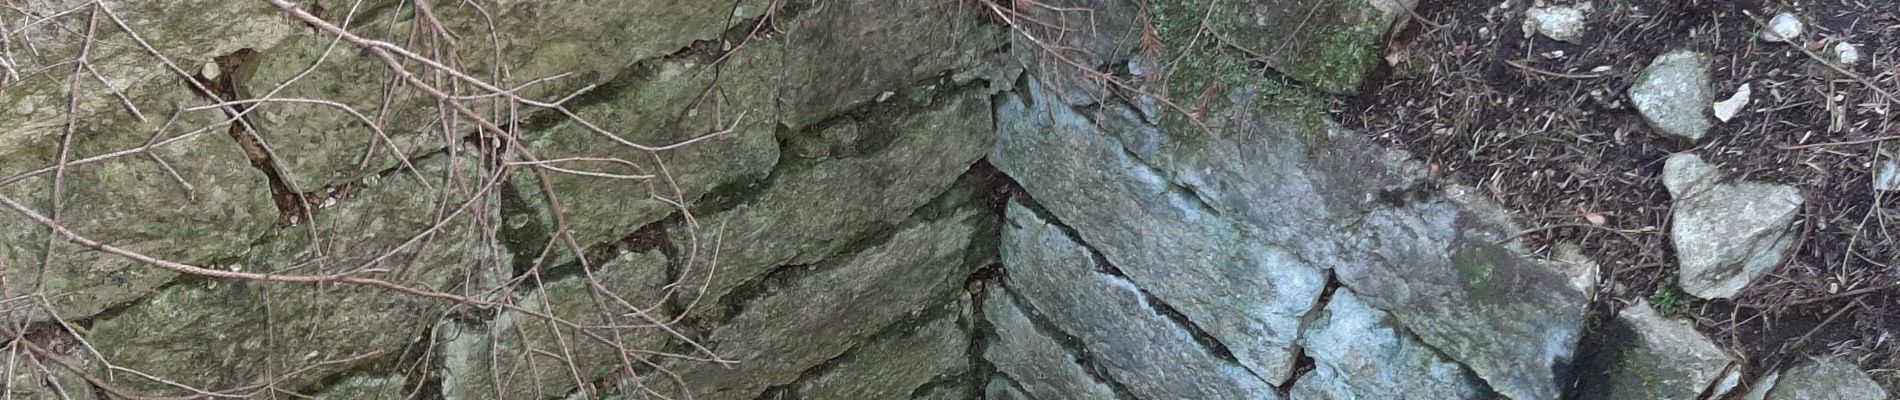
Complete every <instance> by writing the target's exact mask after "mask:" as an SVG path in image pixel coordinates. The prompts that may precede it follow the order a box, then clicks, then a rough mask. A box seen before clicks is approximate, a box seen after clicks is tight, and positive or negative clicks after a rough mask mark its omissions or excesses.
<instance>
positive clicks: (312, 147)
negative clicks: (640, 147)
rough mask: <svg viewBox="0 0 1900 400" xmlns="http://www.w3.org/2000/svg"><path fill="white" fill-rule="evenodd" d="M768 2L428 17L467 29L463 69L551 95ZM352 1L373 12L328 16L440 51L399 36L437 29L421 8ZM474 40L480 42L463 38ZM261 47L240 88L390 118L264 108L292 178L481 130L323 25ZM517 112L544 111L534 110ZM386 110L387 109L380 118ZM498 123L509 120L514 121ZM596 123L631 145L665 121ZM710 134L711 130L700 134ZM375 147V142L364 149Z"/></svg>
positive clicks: (343, 171)
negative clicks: (427, 23)
mask: <svg viewBox="0 0 1900 400" xmlns="http://www.w3.org/2000/svg"><path fill="white" fill-rule="evenodd" d="M768 3H769V2H768V1H764V0H740V1H737V2H730V1H729V2H719V3H710V2H692V1H679V0H641V1H628V2H598V1H579V2H560V3H545V2H534V1H518V0H510V1H500V2H496V3H491V4H485V5H484V6H483V7H482V8H481V9H480V10H479V11H478V10H476V9H475V8H472V7H465V6H454V7H451V6H447V5H441V4H438V5H436V7H435V8H434V9H433V11H432V15H434V17H435V21H438V22H440V23H441V24H442V28H443V29H445V30H447V31H448V32H454V33H456V34H458V35H463V36H462V38H463V39H465V40H462V41H460V42H459V43H458V46H456V47H455V48H454V49H452V50H450V51H449V52H452V53H454V54H455V55H456V56H457V57H455V59H456V61H457V62H456V63H455V65H456V67H457V68H460V70H459V72H460V73H463V74H465V75H468V76H470V77H473V78H476V79H482V80H483V81H484V82H485V83H486V84H490V85H493V86H495V87H499V88H507V89H511V90H512V89H517V88H519V89H520V90H519V91H517V92H516V94H518V95H521V96H522V97H525V98H528V99H534V100H538V101H553V100H556V99H560V98H565V97H568V96H569V95H571V94H575V93H576V92H577V90H579V89H582V88H583V87H585V86H588V85H594V84H607V85H608V86H611V85H613V84H615V83H612V82H611V81H615V80H620V79H623V78H626V79H634V80H637V77H622V76H621V75H623V74H637V73H639V72H642V71H640V70H639V68H640V65H639V64H636V62H638V61H641V60H648V59H653V58H657V57H659V56H662V55H666V54H670V53H674V52H676V51H680V50H681V49H684V48H687V47H689V46H691V45H692V44H693V43H694V42H695V41H700V40H716V39H718V37H719V36H720V34H722V33H724V32H725V31H726V30H728V29H731V28H738V27H736V26H727V24H728V23H738V24H744V23H748V22H749V21H750V19H751V18H753V17H755V16H758V15H759V14H761V13H763V12H765V7H766V6H767V5H768ZM357 9H359V10H374V11H372V12H367V13H364V14H359V15H346V14H347V13H346V12H345V11H346V10H343V9H338V10H331V13H333V14H334V15H330V16H329V19H330V22H331V23H335V24H342V23H344V22H345V21H344V19H345V18H349V19H350V21H349V24H350V27H351V30H352V31H353V32H355V33H357V34H358V35H362V36H367V37H369V38H371V39H379V40H385V41H389V42H392V43H398V44H401V45H404V46H405V47H406V48H408V49H410V50H412V51H415V52H417V53H420V54H434V53H431V46H430V45H429V44H427V43H418V41H415V40H406V39H404V38H407V37H409V36H410V35H411V33H412V32H413V30H418V29H430V28H427V27H422V26H417V25H418V23H417V22H418V21H421V20H423V18H422V17H420V16H416V15H414V14H415V11H413V10H412V9H410V8H409V7H396V4H395V2H387V1H385V2H379V4H368V5H363V6H362V7H359V8H357ZM652 21H665V22H666V23H652ZM491 34H492V35H493V36H490V35H491ZM385 35H389V36H393V37H385ZM476 38H479V39H478V40H467V39H476ZM491 38H492V40H491ZM496 40H498V41H499V42H498V43H497V42H495V41H496ZM496 45H499V46H500V47H499V49H497V48H496ZM257 50H259V51H261V52H262V53H261V54H260V55H259V57H258V59H257V61H256V62H255V63H256V66H255V67H254V68H255V69H254V71H255V72H253V73H246V74H243V76H240V77H239V78H238V82H239V87H240V89H241V92H243V93H242V94H243V95H244V96H246V97H263V96H265V95H272V97H277V98H285V97H287V98H311V99H326V100H333V101H337V102H340V103H342V104H345V105H348V106H350V107H352V108H354V109H356V110H357V111H359V112H361V113H362V114H364V115H367V116H369V117H370V118H372V119H378V120H381V121H384V122H385V123H386V124H387V126H386V128H387V129H386V132H384V134H385V135H386V137H383V138H379V137H377V136H376V135H377V134H376V132H374V131H372V130H371V129H369V128H368V126H366V124H365V123H363V122H362V121H361V120H360V119H358V118H357V117H356V116H352V115H350V114H348V113H347V112H345V111H343V110H340V109H337V108H333V107H328V106H321V105H314V104H295V103H267V104H264V105H262V106H261V107H260V108H259V109H258V110H257V111H256V112H255V115H256V118H255V120H254V122H255V123H256V125H257V127H258V129H259V132H260V134H261V135H262V136H264V137H265V139H266V140H267V141H269V142H271V143H272V144H273V145H274V146H276V147H278V151H277V154H278V156H279V157H278V158H277V159H276V161H277V163H278V164H279V166H280V167H281V168H282V169H283V170H286V171H289V174H288V175H289V176H291V177H293V178H292V179H294V181H295V183H296V184H297V185H298V186H300V187H306V188H316V187H322V186H324V185H326V184H333V183H339V182H345V181H349V180H353V179H355V177H357V176H361V175H362V174H364V173H368V172H375V171H380V170H382V169H386V168H390V167H393V166H396V165H397V160H398V158H397V157H396V156H397V155H399V154H400V155H402V156H404V157H407V156H414V155H417V154H421V153H427V152H431V151H435V150H438V149H441V148H444V147H446V146H447V145H448V144H449V143H454V142H455V141H457V140H459V139H460V137H461V136H463V135H467V134H470V133H473V131H474V129H476V127H475V126H474V125H473V124H469V123H466V122H464V123H462V124H461V125H460V126H456V127H454V128H452V129H451V130H450V131H445V128H444V127H443V126H442V122H441V121H439V120H438V118H436V117H437V116H438V115H453V111H451V110H450V109H449V108H446V107H443V108H438V107H437V104H436V99H435V98H433V97H432V96H431V95H429V94H428V93H426V92H423V91H419V90H416V89H414V88H413V87H412V86H411V85H408V84H406V83H405V84H403V85H401V86H399V87H397V88H396V89H393V90H391V89H390V88H389V87H387V86H388V85H387V82H402V79H401V77H399V76H398V75H396V74H395V73H393V72H390V71H389V67H388V66H387V65H386V64H384V62H383V61H382V60H381V59H380V58H377V57H375V56H373V55H371V54H368V53H365V52H362V51H361V50H360V49H358V48H356V47H354V46H353V45H351V44H348V43H341V44H337V43H335V41H334V40H333V37H332V36H330V35H328V34H319V33H317V32H316V31H314V30H305V31H302V34H300V35H296V36H295V37H294V39H293V40H289V41H286V42H284V43H283V44H282V45H279V46H276V47H271V48H257ZM715 56H716V55H715ZM320 61H321V62H320ZM629 65H632V67H631V68H629ZM406 67H407V68H409V69H410V72H412V73H417V74H420V75H424V76H431V78H429V79H428V81H429V82H430V83H431V84H432V85H435V86H437V87H438V88H439V89H441V90H443V91H444V92H448V93H450V94H454V95H474V94H486V93H488V92H487V91H485V90H483V89H481V88H479V87H477V86H476V85H474V84H471V83H468V82H455V81H453V80H452V79H450V78H448V77H443V78H442V79H435V78H433V76H436V74H437V73H438V71H433V70H430V69H428V68H427V67H425V66H422V65H420V64H414V63H412V64H410V65H407V66H406ZM497 68H501V69H505V70H506V71H507V74H506V77H507V78H505V79H503V78H500V76H501V75H499V74H497V73H496V70H497ZM564 74H565V76H564V77H563V78H562V79H556V80H553V81H547V82H540V83H537V84H535V85H532V86H526V87H520V86H521V85H523V84H525V83H528V82H531V81H534V80H537V79H542V78H550V77H555V76H557V75H564ZM287 83H288V84H287ZM286 84H287V85H286ZM619 84H626V83H625V82H619ZM694 89H699V88H694ZM458 90H460V91H458ZM596 90H597V91H606V90H612V89H596ZM688 92H693V93H688V94H685V95H687V96H690V95H694V94H698V93H697V91H696V90H688ZM386 94H387V96H386ZM667 94H669V95H671V94H672V93H667ZM644 100H653V99H651V98H648V99H644ZM465 105H468V106H470V107H471V108H473V109H475V111H476V112H479V113H483V115H496V112H495V111H494V110H492V109H491V107H489V106H490V104H489V103H486V102H479V101H477V102H465ZM524 107H525V106H524ZM522 111H524V112H535V111H545V110H539V109H536V108H532V107H527V108H524V109H523V110H522ZM385 112H386V113H388V115H387V116H383V115H381V114H383V113H385ZM438 113H440V114H438ZM583 115H585V114H583ZM493 122H495V123H497V124H502V125H506V124H507V122H508V121H506V120H505V119H503V120H495V121H493ZM597 123H599V124H601V126H603V127H606V128H607V129H610V130H613V131H616V132H621V133H622V134H625V135H628V136H636V134H641V135H638V136H637V137H629V138H627V139H628V140H634V141H635V142H636V143H642V144H649V145H660V143H643V142H641V141H640V140H641V139H656V140H657V139H661V138H659V137H651V138H649V137H646V136H647V135H644V133H646V131H647V130H648V129H653V130H656V131H658V130H660V129H655V128H660V127H661V126H662V125H661V122H660V121H658V120H640V121H617V120H611V119H610V120H605V121H597ZM623 123H624V124H623ZM705 132H710V130H707V131H700V132H698V133H705ZM667 133H669V134H673V135H681V134H690V133H693V132H667ZM656 136H658V135H656ZM602 143H605V142H602ZM372 146H375V147H372ZM392 147H394V149H392ZM372 148H374V149H376V151H375V152H374V153H370V152H368V150H370V149H372ZM366 156H368V159H367V160H365V157H366ZM359 167H367V170H366V171H365V170H359Z"/></svg>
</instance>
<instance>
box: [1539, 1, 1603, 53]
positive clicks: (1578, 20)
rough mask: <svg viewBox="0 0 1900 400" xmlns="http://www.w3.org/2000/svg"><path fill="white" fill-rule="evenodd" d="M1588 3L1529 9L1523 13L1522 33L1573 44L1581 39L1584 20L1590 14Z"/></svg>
mask: <svg viewBox="0 0 1900 400" xmlns="http://www.w3.org/2000/svg"><path fill="white" fill-rule="evenodd" d="M1591 9H1592V7H1591V4H1590V2H1588V1H1585V2H1582V3H1578V4H1565V5H1551V6H1541V7H1531V8H1530V9H1529V10H1525V11H1524V31H1525V32H1536V33H1541V34H1543V35H1544V36H1546V37H1549V38H1551V39H1556V40H1562V41H1565V42H1572V43H1575V42H1577V41H1578V40H1580V39H1583V31H1584V29H1585V27H1584V18H1585V17H1586V16H1588V15H1589V14H1590V11H1592V10H1591Z"/></svg>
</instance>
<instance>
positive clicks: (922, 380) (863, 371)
mask: <svg viewBox="0 0 1900 400" xmlns="http://www.w3.org/2000/svg"><path fill="white" fill-rule="evenodd" d="M969 308H970V304H969V301H967V300H959V301H957V302H956V304H955V305H954V306H953V307H952V311H954V312H953V313H947V314H945V315H943V316H941V317H938V318H935V319H932V320H929V321H925V322H923V323H922V324H921V325H919V326H900V327H898V329H895V331H896V332H891V333H889V334H890V335H893V336H890V337H884V338H881V339H879V340H876V341H872V342H869V343H864V344H860V345H858V346H857V347H856V348H852V349H851V350H850V351H849V352H847V353H846V354H845V355H844V356H843V357H842V358H841V360H840V361H838V362H837V364H835V365H833V366H831V368H830V369H829V370H827V371H825V372H824V375H823V376H820V377H818V378H816V379H812V380H810V381H806V382H804V383H802V384H800V385H799V386H798V389H797V390H798V392H797V393H798V396H799V397H800V398H807V399H899V398H909V397H911V396H912V395H913V394H914V393H916V392H917V391H918V390H919V389H923V386H924V384H926V383H930V382H931V381H933V380H937V379H941V378H944V377H950V376H960V375H968V374H969V373H970V370H971V369H970V367H971V365H970V356H969V354H967V353H968V352H969V349H970V336H969V335H970V330H969V327H968V326H967V325H966V324H967V323H968V322H970V321H969V318H970V309H969Z"/></svg>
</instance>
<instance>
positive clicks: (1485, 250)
mask: <svg viewBox="0 0 1900 400" xmlns="http://www.w3.org/2000/svg"><path fill="white" fill-rule="evenodd" d="M1509 257H1510V255H1509V254H1505V250H1504V248H1502V247H1498V246H1497V245H1489V244H1484V245H1478V246H1474V247H1470V248H1462V249H1458V250H1457V251H1455V252H1453V253H1452V254H1451V265H1452V266H1453V267H1455V268H1457V269H1458V275H1459V276H1460V277H1463V278H1464V280H1465V282H1464V284H1465V290H1466V293H1467V294H1469V295H1471V297H1472V298H1474V299H1490V298H1492V297H1493V296H1494V295H1496V294H1497V287H1496V285H1495V283H1496V282H1495V279H1493V277H1492V273H1493V272H1496V271H1497V270H1498V265H1499V263H1502V262H1506V260H1507V259H1508V258H1509Z"/></svg>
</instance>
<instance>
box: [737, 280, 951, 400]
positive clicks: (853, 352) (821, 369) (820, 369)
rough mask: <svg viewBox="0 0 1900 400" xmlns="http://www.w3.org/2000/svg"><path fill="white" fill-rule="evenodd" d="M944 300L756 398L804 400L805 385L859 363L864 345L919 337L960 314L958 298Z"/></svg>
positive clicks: (761, 393)
mask: <svg viewBox="0 0 1900 400" xmlns="http://www.w3.org/2000/svg"><path fill="white" fill-rule="evenodd" d="M945 300H947V301H945V302H942V303H940V304H939V305H938V306H936V307H933V308H934V310H932V312H928V313H921V314H918V315H912V316H909V317H908V318H902V319H898V320H897V321H893V322H891V323H890V324H889V325H885V326H884V327H882V328H878V331H877V332H873V333H871V334H869V335H865V336H864V337H862V338H858V339H857V340H855V341H854V342H853V343H852V345H851V347H848V348H845V349H844V350H843V351H840V352H838V354H837V355H834V356H832V357H831V358H827V359H825V360H824V361H821V362H819V363H818V364H817V365H813V366H811V367H808V368H805V370H804V371H802V372H800V373H799V375H798V377H797V378H794V379H792V381H790V382H785V383H783V384H778V385H773V386H770V387H767V388H766V389H765V391H763V392H760V393H759V396H757V397H756V399H759V400H778V399H784V398H802V397H803V396H801V395H800V394H799V393H798V388H799V387H800V386H804V385H806V384H809V383H811V381H813V380H816V379H819V378H823V377H825V376H826V374H827V373H830V372H831V371H832V370H833V369H836V368H837V367H838V365H840V364H843V363H845V362H847V361H853V360H856V359H858V356H859V355H860V354H859V353H861V352H863V351H864V350H863V349H862V347H864V345H866V344H870V343H876V342H879V341H882V340H887V339H893V338H899V337H902V336H903V335H907V334H911V333H916V332H917V331H918V330H920V329H923V328H924V326H925V325H928V324H929V323H930V322H931V321H935V320H937V319H939V318H943V317H947V316H953V315H956V314H957V307H956V304H958V303H957V302H956V300H955V296H949V298H948V299H945ZM928 384H929V382H925V384H924V385H928ZM922 386H923V385H920V386H919V387H922ZM917 389H918V388H911V390H912V391H913V392H914V391H916V390H917Z"/></svg>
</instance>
